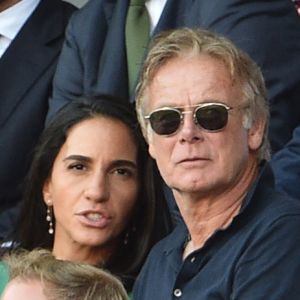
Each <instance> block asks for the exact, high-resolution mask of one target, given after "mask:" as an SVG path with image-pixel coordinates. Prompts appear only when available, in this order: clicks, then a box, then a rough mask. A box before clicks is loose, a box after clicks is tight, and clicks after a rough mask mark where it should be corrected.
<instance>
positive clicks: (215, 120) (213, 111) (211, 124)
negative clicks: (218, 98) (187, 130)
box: [196, 105, 228, 130]
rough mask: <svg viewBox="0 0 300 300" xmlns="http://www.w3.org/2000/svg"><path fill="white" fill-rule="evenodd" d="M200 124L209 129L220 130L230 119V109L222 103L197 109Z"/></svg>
mask: <svg viewBox="0 0 300 300" xmlns="http://www.w3.org/2000/svg"><path fill="white" fill-rule="evenodd" d="M196 119H197V122H198V124H199V125H200V126H201V127H203V128H204V129H207V130H220V129H222V128H224V127H225V126H226V124H227V121H228V111H227V109H226V108H225V107H223V106H221V105H210V106H206V107H201V108H198V109H197V110H196Z"/></svg>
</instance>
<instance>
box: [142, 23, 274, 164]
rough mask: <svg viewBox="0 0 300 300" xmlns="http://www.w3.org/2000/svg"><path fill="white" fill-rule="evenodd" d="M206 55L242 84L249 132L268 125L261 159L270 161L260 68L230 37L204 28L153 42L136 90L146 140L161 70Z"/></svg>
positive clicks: (163, 36) (164, 35)
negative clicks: (151, 91)
mask: <svg viewBox="0 0 300 300" xmlns="http://www.w3.org/2000/svg"><path fill="white" fill-rule="evenodd" d="M202 54H206V55H210V56H212V57H214V58H216V59H219V60H221V61H222V62H223V63H224V64H225V65H226V66H227V67H228V70H229V73H230V75H231V80H232V82H238V83H239V84H240V85H241V89H242V93H243V98H244V99H242V101H243V102H244V104H246V105H247V109H245V115H244V120H243V126H244V127H245V128H246V129H249V128H251V126H252V124H254V123H255V122H256V121H258V120H263V121H264V122H265V131H264V136H263V141H262V144H261V146H260V148H259V150H258V153H257V157H258V159H259V160H263V159H267V160H268V159H269V158H270V145H269V141H268V123H269V106H268V100H267V92H266V87H265V83H264V79H263V75H262V72H261V70H260V68H259V67H258V66H257V64H256V63H255V62H254V61H253V60H252V59H251V58H250V57H249V56H248V55H247V54H246V53H245V52H243V51H242V50H240V49H238V48H237V47H236V46H235V45H234V44H233V43H232V42H231V41H230V40H228V39H227V38H225V37H222V36H219V35H217V34H215V33H212V32H209V31H206V30H201V29H195V30H194V29H189V28H182V29H177V30H173V31H166V32H162V33H160V34H159V35H157V36H156V37H155V38H154V39H153V41H152V43H151V45H150V50H149V53H148V55H147V57H146V60H145V62H144V66H143V69H142V71H141V77H140V81H139V84H138V86H137V89H136V110H137V115H138V119H139V123H140V125H141V127H142V129H143V132H144V135H145V137H146V138H147V124H146V122H145V119H144V115H145V112H146V111H147V109H146V108H147V102H148V99H147V88H148V87H149V85H150V84H151V82H152V80H153V78H154V77H155V74H156V73H157V71H158V70H159V69H160V68H161V67H162V66H163V65H164V64H165V63H166V62H167V61H169V60H170V59H173V58H176V57H180V56H184V55H195V56H197V55H202Z"/></svg>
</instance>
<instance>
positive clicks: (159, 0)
mask: <svg viewBox="0 0 300 300" xmlns="http://www.w3.org/2000/svg"><path fill="white" fill-rule="evenodd" d="M166 2H167V0H148V1H146V3H145V5H146V7H147V10H148V13H149V17H150V30H151V33H152V32H153V30H154V28H155V26H156V25H157V23H158V21H159V18H160V16H161V14H162V12H163V10H164V7H165V5H166Z"/></svg>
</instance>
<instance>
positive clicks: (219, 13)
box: [50, 0, 300, 199]
mask: <svg viewBox="0 0 300 300" xmlns="http://www.w3.org/2000/svg"><path fill="white" fill-rule="evenodd" d="M127 6H128V0H90V1H89V3H88V4H87V5H86V6H85V7H84V8H83V9H82V10H81V11H79V12H78V13H76V14H74V16H73V18H72V19H71V22H70V25H69V27H68V30H67V40H66V42H65V44H64V48H63V51H62V54H61V58H60V63H59V65H58V68H57V73H56V76H55V81H54V94H53V98H52V99H51V101H50V116H51V115H52V114H53V113H54V112H55V111H57V109H58V108H59V107H61V106H62V105H63V104H64V103H67V102H68V101H70V100H72V99H74V98H75V97H76V96H78V95H82V94H86V95H97V94H99V93H108V94H112V95H117V96H123V97H128V96H129V95H128V94H129V93H128V83H127V65H126V52H125V51H126V50H125V39H124V28H125V19H126V13H127ZM181 26H189V27H199V26H200V27H203V28H206V29H209V30H213V31H215V32H217V33H220V34H223V35H225V36H227V37H228V38H230V39H231V40H233V41H234V42H235V43H236V44H237V45H238V46H239V47H240V48H242V49H243V50H245V51H246V52H247V53H248V54H249V55H250V56H251V57H252V58H253V59H254V60H255V61H256V62H257V63H258V64H259V66H260V67H261V68H262V71H263V73H264V76H265V79H266V85H267V88H268V91H269V98H270V104H271V124H270V140H271V145H272V149H273V151H274V153H275V152H278V153H281V158H282V157H283V159H278V156H276V155H275V156H274V159H273V161H272V164H273V166H274V170H275V175H276V178H277V183H279V188H281V189H285V190H286V191H288V192H290V193H291V194H292V195H293V194H294V195H295V196H297V197H298V198H299V199H300V184H299V182H300V171H299V170H300V156H299V152H300V151H299V150H298V155H296V156H295V155H290V151H288V147H286V145H287V143H288V142H289V141H290V140H291V139H292V134H293V130H294V129H295V128H296V127H297V126H299V124H300V108H299V104H298V103H299V99H300V19H299V17H298V16H297V14H296V11H295V8H294V7H293V4H292V3H291V1H288V0H272V1H268V0H255V1H250V0H248V1H245V0H222V1H216V0H210V1H208V0H168V1H167V4H166V7H165V9H164V12H163V14H162V16H161V19H160V22H159V24H158V25H157V27H156V29H155V32H159V31H161V30H164V29H170V28H176V27H181ZM299 130H300V129H299ZM294 137H295V138H296V139H297V141H295V142H296V144H297V145H298V146H297V147H299V143H300V141H299V134H295V136H294ZM293 145H294V142H293ZM287 162H288V163H289V165H293V166H294V168H293V169H289V172H292V173H291V174H289V175H290V176H289V180H286V178H287V177H286V176H285V175H284V172H283V170H284V169H286V166H285V164H286V163H287ZM296 183H298V184H296ZM292 186H293V188H292Z"/></svg>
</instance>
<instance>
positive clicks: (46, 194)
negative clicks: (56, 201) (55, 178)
mask: <svg viewBox="0 0 300 300" xmlns="http://www.w3.org/2000/svg"><path fill="white" fill-rule="evenodd" d="M51 190H52V189H51V180H50V179H47V180H46V181H45V183H44V185H43V199H44V202H45V204H46V205H47V206H52V192H51Z"/></svg>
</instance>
